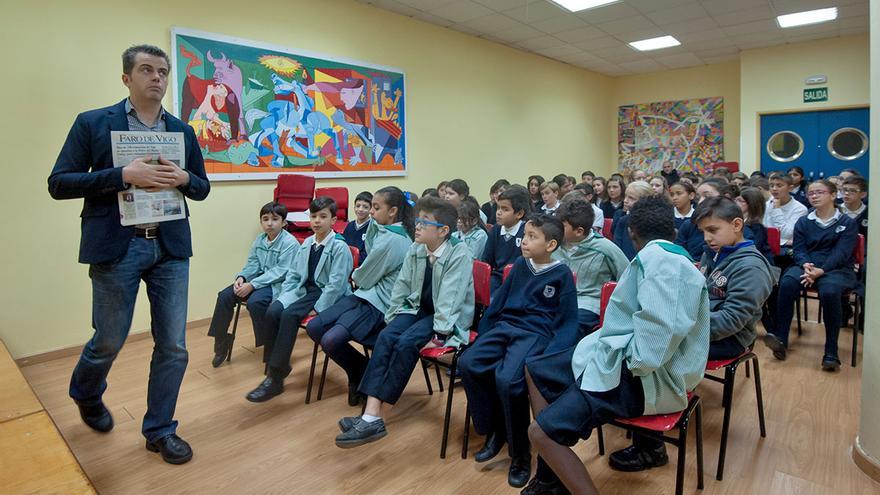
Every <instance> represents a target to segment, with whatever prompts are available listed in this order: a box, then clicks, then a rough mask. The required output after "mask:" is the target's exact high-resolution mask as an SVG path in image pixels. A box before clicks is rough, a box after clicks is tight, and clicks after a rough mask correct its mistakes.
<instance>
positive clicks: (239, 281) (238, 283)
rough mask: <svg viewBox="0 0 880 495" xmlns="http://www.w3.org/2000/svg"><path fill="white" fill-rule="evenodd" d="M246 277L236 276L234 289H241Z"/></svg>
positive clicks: (233, 283)
mask: <svg viewBox="0 0 880 495" xmlns="http://www.w3.org/2000/svg"><path fill="white" fill-rule="evenodd" d="M244 282H245V280H244V277H235V282H232V291H233V292H235V291H237V290H238V289H241V286H242V285H244Z"/></svg>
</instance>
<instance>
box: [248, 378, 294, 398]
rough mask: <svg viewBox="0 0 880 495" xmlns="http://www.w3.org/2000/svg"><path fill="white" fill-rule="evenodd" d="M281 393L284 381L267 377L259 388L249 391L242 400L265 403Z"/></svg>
mask: <svg viewBox="0 0 880 495" xmlns="http://www.w3.org/2000/svg"><path fill="white" fill-rule="evenodd" d="M282 392H284V380H283V379H279V378H272V377H271V376H268V377H266V379H265V380H263V383H261V384H260V386H258V387H257V388H255V389H253V390H251V391H250V392H249V393H248V394H247V395H246V396H245V397H244V398H245V399H247V400H249V401H251V402H266V401H267V400H269V399H271V398H272V397H275V396H276V395H280V394H281V393H282Z"/></svg>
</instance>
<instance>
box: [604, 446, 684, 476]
mask: <svg viewBox="0 0 880 495" xmlns="http://www.w3.org/2000/svg"><path fill="white" fill-rule="evenodd" d="M668 462H669V456H667V455H666V446H665V445H661V446H660V447H659V448H658V449H657V450H643V449H640V448H638V447H636V446H635V445H630V446H629V447H627V448H625V449H623V450H618V451H617V452H614V453H613V454H611V455H610V456H609V457H608V465H609V466H611V469H614V470H615V471H624V472H627V473H632V472H636V471H644V470H646V469H651V468H655V467H660V466H665V465H666V464H667V463H668Z"/></svg>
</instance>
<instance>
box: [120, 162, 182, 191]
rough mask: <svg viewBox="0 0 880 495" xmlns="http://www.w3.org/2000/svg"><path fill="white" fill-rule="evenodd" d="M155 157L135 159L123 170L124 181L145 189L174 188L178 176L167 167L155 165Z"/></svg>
mask: <svg viewBox="0 0 880 495" xmlns="http://www.w3.org/2000/svg"><path fill="white" fill-rule="evenodd" d="M152 159H153V157H151V156H144V157H141V158H135V159H134V160H132V161H131V163H129V164H128V165H126V166H125V167H123V168H122V181H123V182H125V183H126V184H134V185H135V186H138V187H141V188H144V189H155V190H159V189H165V188H167V187H173V185H174V181H175V177H176V174H175V173H174V170H173V169H170V168H169V167H167V166H165V165H153V164H151V163H149V162H150V160H152Z"/></svg>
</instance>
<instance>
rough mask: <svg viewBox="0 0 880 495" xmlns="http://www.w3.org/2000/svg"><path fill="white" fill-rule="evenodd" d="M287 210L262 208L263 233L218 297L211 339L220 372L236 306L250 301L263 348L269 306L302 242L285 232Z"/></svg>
mask: <svg viewBox="0 0 880 495" xmlns="http://www.w3.org/2000/svg"><path fill="white" fill-rule="evenodd" d="M286 218H287V207H286V206H284V205H283V204H281V203H276V202H274V201H273V202H271V203H266V204H265V205H263V207H262V208H260V226H261V227H262V228H263V233H262V234H260V235H258V236H257V238H256V239H254V242H253V244H251V250H250V253H248V257H247V262H246V263H245V265H244V268H242V269H241V271H240V272H239V273H238V275H236V276H235V281H234V282H233V283H232V285H230V286H229V287H227V288H225V289H223V290H221V291H220V292H219V293H218V294H217V303H216V304H215V305H214V317H213V318H211V327H210V328H209V329H208V335H209V336H211V337H214V360H213V361H211V365H212V366H214V367H215V368H217V367H218V366H220V365H221V364H223V361H224V360H226V356H227V355H228V354H229V347H230V346H231V345H232V335H231V334H228V333H226V331H227V329H228V328H229V322H230V321H232V315H233V313H234V310H235V305H236V304H237V303H238V302H239V301H247V309H248V313H249V314H250V315H251V321H252V322H253V326H254V339H255V341H256V344H255V345H256V346H257V347H259V346H261V345H263V338H264V336H265V333H266V329H265V322H264V319H265V316H266V310H267V309H268V308H269V303H271V302H272V300H273V299H274V298H276V297H278V294H279V293H280V292H281V282H283V281H284V276H285V275H286V274H287V267H289V266H290V262H291V261H293V258H294V256H295V255H296V250H297V248H299V241H297V240H296V238H295V237H293V236H292V235H291V234H290V232H288V231H286V230H284V227H285V226H286V225H287V220H286Z"/></svg>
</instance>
